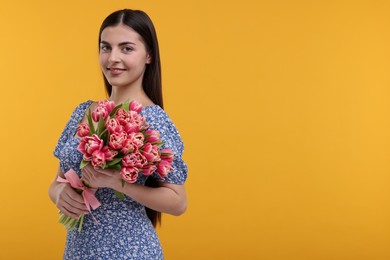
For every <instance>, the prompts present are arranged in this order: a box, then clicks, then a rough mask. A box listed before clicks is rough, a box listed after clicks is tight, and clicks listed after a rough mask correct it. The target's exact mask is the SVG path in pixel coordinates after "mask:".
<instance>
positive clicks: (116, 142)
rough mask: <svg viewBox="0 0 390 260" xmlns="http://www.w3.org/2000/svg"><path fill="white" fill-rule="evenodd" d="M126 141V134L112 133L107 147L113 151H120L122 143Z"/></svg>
mask: <svg viewBox="0 0 390 260" xmlns="http://www.w3.org/2000/svg"><path fill="white" fill-rule="evenodd" d="M126 139H127V134H126V132H120V133H113V134H111V135H110V140H109V141H108V145H109V146H110V147H111V148H113V149H115V150H120V149H122V147H123V142H124V140H126Z"/></svg>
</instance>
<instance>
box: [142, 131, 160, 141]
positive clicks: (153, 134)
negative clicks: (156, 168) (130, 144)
mask: <svg viewBox="0 0 390 260" xmlns="http://www.w3.org/2000/svg"><path fill="white" fill-rule="evenodd" d="M145 135H146V142H148V143H151V144H156V143H158V142H160V133H159V132H158V131H156V130H146V131H145Z"/></svg>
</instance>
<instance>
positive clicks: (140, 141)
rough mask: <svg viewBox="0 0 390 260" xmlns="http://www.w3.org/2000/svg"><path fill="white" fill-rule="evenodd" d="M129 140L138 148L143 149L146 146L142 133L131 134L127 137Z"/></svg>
mask: <svg viewBox="0 0 390 260" xmlns="http://www.w3.org/2000/svg"><path fill="white" fill-rule="evenodd" d="M127 138H128V139H130V140H131V142H132V143H133V144H134V145H136V146H137V147H138V148H141V147H142V146H143V145H144V142H145V137H144V135H143V134H142V133H140V132H137V133H131V134H129V135H128V136H127Z"/></svg>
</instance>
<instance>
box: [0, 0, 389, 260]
mask: <svg viewBox="0 0 390 260" xmlns="http://www.w3.org/2000/svg"><path fill="white" fill-rule="evenodd" d="M122 8H132V9H143V10H144V11H146V12H147V13H148V14H149V15H150V16H151V18H152V20H153V21H154V23H155V26H156V28H157V32H158V36H159V41H160V48H161V58H162V66H163V85H164V97H165V106H166V111H167V112H168V114H169V115H170V116H171V118H172V119H173V121H174V122H175V124H176V126H177V128H178V129H179V131H180V133H181V136H182V138H183V140H184V142H185V147H186V149H185V155H184V159H185V160H186V162H187V163H188V166H189V178H188V181H187V184H186V187H187V190H188V198H189V208H188V211H187V212H186V213H185V214H184V215H183V216H181V217H171V216H167V215H164V216H163V226H162V227H161V228H158V233H159V235H160V237H161V241H162V244H163V247H164V250H165V255H166V259H168V260H170V259H186V260H187V259H210V260H214V259H223V260H225V259H266V260H284V259H287V260H295V259H296V260H306V259H307V260H313V259H315V260H321V259H323V260H329V259H332V260H341V259H343V260H346V259H351V260H359V259H367V260H368V259H369V260H382V259H383V260H384V259H390V247H389V246H388V245H389V244H390V224H389V219H390V210H389V204H390V203H389V202H390V199H389V198H390V189H389V184H390V183H389V172H390V160H389V155H390V152H389V146H390V138H389V133H390V123H389V118H390V114H389V111H390V102H389V98H390V90H389V86H390V77H389V75H390V74H389V69H390V51H389V46H390V16H389V12H390V3H389V2H388V1H368V0H367V1H344V0H339V1H311V0H299V1H287V0H281V1H262V0H252V1H250V0H243V1H204V0H200V1H194V0H190V1H170V0H167V1H155V0H147V1H124V0H110V1H98V0H94V1H76V0H68V1H43V0H36V1H25V0H24V1H23V0H17V1H7V0H6V1H2V3H1V8H0V20H1V22H0V33H1V40H0V51H1V62H0V75H1V88H2V91H1V92H2V102H0V109H1V110H0V111H2V124H1V127H0V129H1V135H0V136H1V143H2V147H1V156H0V158H1V165H2V170H1V172H2V174H1V176H2V180H1V182H0V183H1V188H0V198H1V200H0V203H1V204H0V210H1V217H0V230H1V231H0V248H1V249H0V259H61V257H62V252H63V246H64V241H65V230H64V228H63V226H62V225H60V224H58V223H57V221H58V215H57V210H56V208H55V207H54V205H53V204H52V203H51V202H50V200H49V197H48V195H47V189H48V186H49V184H50V183H51V181H52V180H53V178H54V176H55V173H56V170H57V167H58V161H57V159H56V158H54V157H53V155H52V151H53V149H54V146H55V144H56V142H57V139H58V137H59V135H60V133H61V131H62V129H63V127H64V125H65V123H66V121H67V120H68V118H69V116H70V113H71V112H72V110H73V109H74V108H75V106H76V105H77V104H79V103H81V102H83V101H85V100H87V99H94V100H99V99H104V98H105V94H104V91H103V84H102V77H101V73H100V71H99V66H98V55H97V54H98V52H97V51H98V50H97V47H98V43H97V37H98V30H99V26H100V23H101V22H102V20H103V19H104V18H105V17H106V16H107V15H108V14H109V13H111V12H112V11H115V10H117V9H122Z"/></svg>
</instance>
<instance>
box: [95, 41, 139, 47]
mask: <svg viewBox="0 0 390 260" xmlns="http://www.w3.org/2000/svg"><path fill="white" fill-rule="evenodd" d="M100 44H106V45H111V44H109V43H108V42H106V41H100ZM127 44H133V45H136V44H135V43H134V42H121V43H119V44H118V45H119V46H122V45H127Z"/></svg>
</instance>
